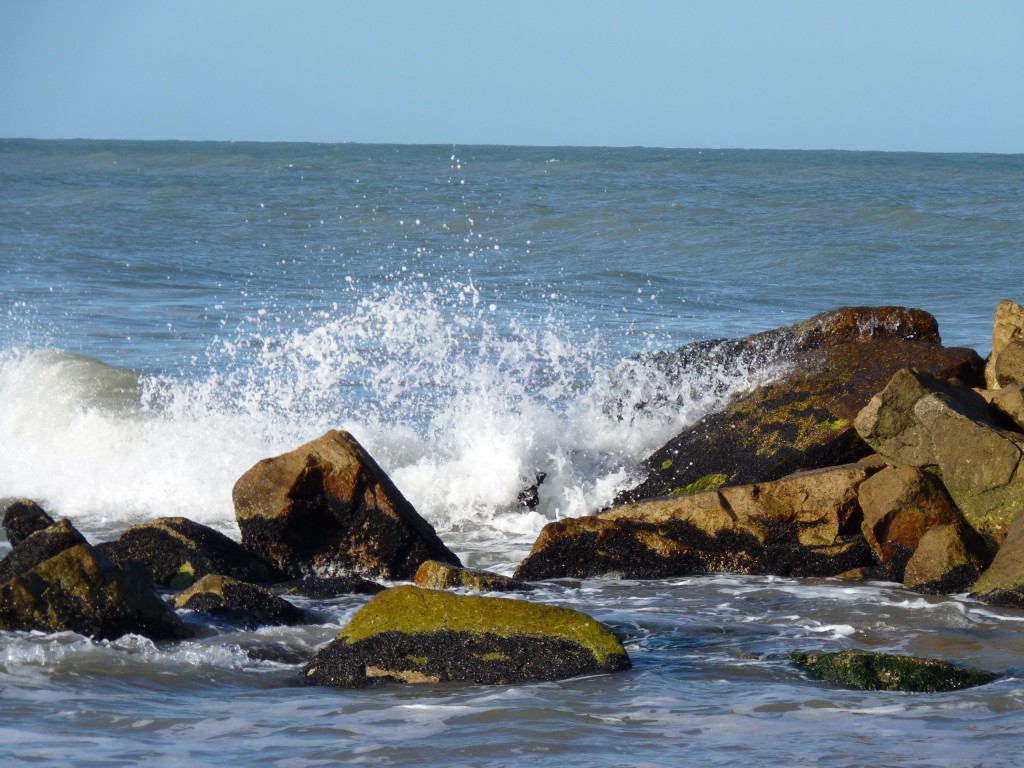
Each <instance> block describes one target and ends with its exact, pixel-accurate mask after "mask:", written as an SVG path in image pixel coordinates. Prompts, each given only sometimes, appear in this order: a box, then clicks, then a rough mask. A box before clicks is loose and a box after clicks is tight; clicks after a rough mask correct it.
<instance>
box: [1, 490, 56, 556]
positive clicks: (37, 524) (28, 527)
mask: <svg viewBox="0 0 1024 768" xmlns="http://www.w3.org/2000/svg"><path fill="white" fill-rule="evenodd" d="M3 510H4V514H3V526H4V532H5V533H6V534H7V540H8V541H9V542H10V543H11V546H12V547H16V546H18V544H20V543H21V542H22V541H24V540H25V539H27V538H28V537H29V536H31V535H32V534H33V533H35V532H36V531H41V530H42V529H43V528H49V527H50V526H51V525H53V524H54V522H55V520H54V519H53V518H52V517H50V516H49V515H48V514H46V510H44V509H43V508H42V507H41V506H39V505H38V504H36V502H34V501H32V499H14V500H13V501H8V502H6V503H5V504H4V505H3Z"/></svg>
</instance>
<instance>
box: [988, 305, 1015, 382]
mask: <svg viewBox="0 0 1024 768" xmlns="http://www.w3.org/2000/svg"><path fill="white" fill-rule="evenodd" d="M1019 342H1024V307H1022V306H1020V305H1019V304H1015V303H1014V302H1012V301H1009V300H1007V301H1001V302H999V306H997V307H996V317H995V321H994V322H993V324H992V354H990V355H989V358H988V363H987V364H986V366H985V386H986V387H988V388H989V389H999V388H1000V387H1001V386H1002V385H1001V384H1000V378H1004V379H1006V378H1009V380H1011V381H1012V380H1016V381H1021V379H1014V378H1013V377H1012V376H1009V377H1007V374H1006V371H1005V370H1004V371H1002V373H1000V372H997V367H998V366H999V358H1000V356H1001V355H1002V352H1003V351H1004V350H1005V349H1006V348H1007V347H1008V346H1009V345H1011V344H1014V343H1019ZM1019 356H1020V352H1019V350H1018V351H1016V352H1013V353H1011V355H1010V358H1012V360H1013V364H1015V365H1019ZM1008 362H1010V360H1009V358H1008V359H1007V360H1006V361H1004V365H1006V363H1008Z"/></svg>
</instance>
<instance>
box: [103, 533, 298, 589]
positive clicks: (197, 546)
mask: <svg viewBox="0 0 1024 768" xmlns="http://www.w3.org/2000/svg"><path fill="white" fill-rule="evenodd" d="M98 546H99V548H100V549H101V550H102V551H103V552H104V553H106V554H107V556H108V557H110V558H111V559H112V560H114V561H115V562H118V563H120V562H124V561H125V560H134V561H136V562H138V563H141V564H142V565H144V566H145V567H146V568H148V569H149V571H150V572H151V573H152V574H153V578H154V580H155V581H156V583H157V584H160V585H163V586H167V587H171V588H173V589H184V588H185V587H187V586H189V585H190V584H192V583H194V582H196V581H197V580H199V579H201V578H202V577H203V576H206V575H207V574H211V573H212V574H219V575H221V576H231V577H232V578H235V579H239V580H241V581H249V582H253V583H258V584H266V583H273V582H276V581H282V580H284V579H285V578H286V577H285V576H284V574H282V573H280V572H279V571H278V570H277V569H276V568H275V567H274V566H273V565H271V564H270V563H269V562H268V561H267V560H265V559H264V558H262V557H260V556H259V555H256V554H254V553H252V552H249V551H247V550H246V549H245V548H244V547H242V545H241V544H239V543H238V542H237V541H233V540H232V539H230V538H228V537H227V536H225V535H224V534H223V533H220V532H219V531H215V530H214V529H212V528H209V527H207V526H205V525H201V524H199V523H196V522H193V521H192V520H189V519H187V518H184V517H162V518H159V519H157V520H152V521H150V522H147V523H142V524H141V525H135V526H132V527H131V528H128V529H126V530H125V531H124V532H123V533H122V534H121V535H120V537H119V538H118V539H117V541H112V542H106V543H103V544H100V545H98Z"/></svg>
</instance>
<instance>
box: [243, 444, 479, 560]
mask: <svg viewBox="0 0 1024 768" xmlns="http://www.w3.org/2000/svg"><path fill="white" fill-rule="evenodd" d="M232 496H233V498H234V503H235V517H236V519H237V520H238V527H239V528H240V529H241V531H242V544H243V545H244V546H245V547H246V548H247V549H249V550H251V551H253V552H256V553H258V554H260V555H261V556H263V557H265V558H266V559H267V560H269V561H270V562H272V563H273V564H274V565H275V566H277V567H278V568H280V569H281V570H282V571H285V572H286V573H288V574H289V575H290V576H293V577H296V578H299V577H302V576H308V575H314V576H322V577H333V576H343V575H346V574H355V575H361V576H366V577H368V578H382V579H395V580H408V579H412V578H413V576H414V575H415V573H416V569H417V568H419V566H420V564H421V563H423V562H425V561H426V560H440V561H442V562H445V563H450V564H451V565H461V564H462V563H460V562H459V559H458V557H456V556H455V554H454V553H453V552H451V550H449V549H448V548H447V547H446V546H445V545H444V543H443V542H442V541H441V540H440V539H439V538H438V536H437V534H436V533H435V531H434V529H433V527H431V525H430V523H428V522H427V521H426V520H424V519H423V518H422V517H420V515H419V513H417V512H416V510H415V509H413V507H412V505H411V504H410V503H409V502H408V501H406V499H405V497H404V496H402V494H401V492H400V491H399V490H398V488H396V487H395V485H394V483H393V482H391V479H390V478H389V477H388V476H387V475H386V474H385V473H384V471H383V470H382V469H381V468H380V467H379V466H377V462H375V461H374V460H373V458H372V457H371V456H370V455H369V454H368V453H367V452H366V451H365V449H364V448H363V447H362V446H361V445H360V444H359V443H358V442H357V441H356V439H355V438H354V437H353V436H352V435H350V434H349V433H348V432H339V431H337V430H331V431H330V432H328V433H327V434H325V435H323V436H322V437H320V438H317V439H316V440H313V441H311V442H309V443H306V444H305V445H302V446H300V447H299V448H296V449H295V450H294V451H291V452H289V453H286V454H283V455H281V456H277V457H275V458H271V459H264V460H263V461H261V462H259V463H258V464H256V465H255V466H254V467H252V469H250V470H249V471H248V472H246V473H245V474H244V475H242V477H241V478H240V479H239V480H238V482H237V483H235V487H234V490H233V491H232Z"/></svg>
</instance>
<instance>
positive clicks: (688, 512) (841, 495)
mask: <svg viewBox="0 0 1024 768" xmlns="http://www.w3.org/2000/svg"><path fill="white" fill-rule="evenodd" d="M877 469H878V465H877V464H875V463H870V462H869V463H861V464H854V465H847V466H844V467H835V468H832V469H823V470H815V471H811V472H803V473H799V474H795V475H791V476H789V477H787V478H783V479H782V480H777V481H775V482H771V483H754V484H749V485H744V486H730V487H727V488H722V489H720V490H717V491H705V492H703V493H694V494H688V495H676V496H667V497H662V498H660V499H651V500H648V501H644V502H637V503H635V504H627V505H623V506H621V507H615V508H613V509H610V510H607V511H605V512H602V513H601V514H599V515H596V516H593V517H581V518H570V519H566V520H558V521H555V522H553V523H549V524H548V525H546V526H545V527H544V529H543V530H542V531H541V533H540V536H539V537H538V538H537V541H536V542H535V543H534V545H533V549H532V550H531V551H530V554H529V555H528V556H527V558H526V559H525V560H524V561H523V562H522V563H521V564H520V565H519V568H518V569H517V570H516V573H515V577H516V578H518V579H525V580H528V581H537V580H541V579H553V578H563V577H573V578H585V577H589V576H605V575H615V576H619V577H622V578H633V579H644V578H666V577H669V576H680V575H687V574H695V573H721V572H725V573H749V574H753V573H758V574H778V575H785V576H832V575H835V574H838V573H842V572H844V571H848V570H851V569H853V568H859V567H864V566H868V565H872V564H873V563H874V561H873V559H872V556H871V552H870V550H869V549H868V546H867V544H866V542H865V541H864V538H863V536H862V535H861V532H860V524H861V518H860V509H859V507H858V504H857V489H858V488H859V486H860V485H861V483H863V482H864V481H865V479H866V478H868V477H869V476H870V475H871V474H872V473H873V472H875V471H877Z"/></svg>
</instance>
